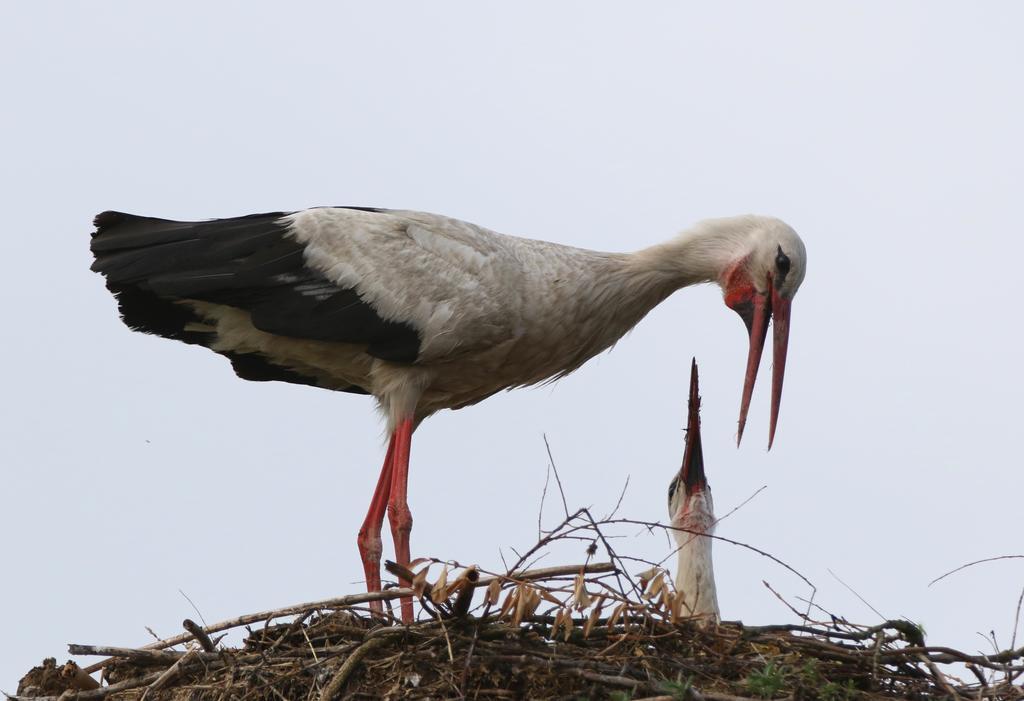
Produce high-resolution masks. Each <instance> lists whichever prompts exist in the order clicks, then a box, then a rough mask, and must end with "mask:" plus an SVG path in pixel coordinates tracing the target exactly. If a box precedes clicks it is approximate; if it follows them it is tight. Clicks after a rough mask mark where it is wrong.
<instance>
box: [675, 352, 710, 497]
mask: <svg viewBox="0 0 1024 701" xmlns="http://www.w3.org/2000/svg"><path fill="white" fill-rule="evenodd" d="M679 472H680V474H681V476H682V483H683V485H684V486H685V487H686V493H687V494H689V495H693V494H696V493H697V492H699V491H701V490H703V489H705V488H707V486H708V482H707V478H706V477H705V476H704V449H703V448H702V447H701V443H700V389H699V387H698V382H697V359H696V358H694V359H693V364H692V365H691V366H690V405H689V414H688V416H687V419H686V448H685V450H684V451H683V466H682V467H681V468H680V469H679Z"/></svg>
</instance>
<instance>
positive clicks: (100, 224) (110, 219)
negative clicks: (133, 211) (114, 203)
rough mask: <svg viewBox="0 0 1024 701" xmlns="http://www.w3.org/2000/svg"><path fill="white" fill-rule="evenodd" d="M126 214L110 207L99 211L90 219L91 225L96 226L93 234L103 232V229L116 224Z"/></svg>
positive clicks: (121, 220) (126, 215)
mask: <svg viewBox="0 0 1024 701" xmlns="http://www.w3.org/2000/svg"><path fill="white" fill-rule="evenodd" d="M128 216H130V215H128V214H125V213H124V212H115V211H114V210H112V209H108V210H107V211H105V212H100V213H99V214H97V215H96V216H95V217H93V219H92V225H93V226H95V227H96V231H94V232H93V234H92V235H93V236H96V235H97V234H100V233H103V230H104V229H109V228H111V227H113V226H117V225H118V224H120V223H121V222H123V221H124V220H125V218H127V217H128Z"/></svg>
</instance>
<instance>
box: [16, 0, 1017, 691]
mask: <svg viewBox="0 0 1024 701" xmlns="http://www.w3.org/2000/svg"><path fill="white" fill-rule="evenodd" d="M625 7H626V6H625V5H622V4H617V5H611V4H609V3H604V4H602V3H595V2H576V3H569V2H566V3H547V2H536V3H532V4H531V3H517V4H516V10H517V11H516V12H511V11H508V10H507V9H506V10H502V9H500V8H498V7H497V5H496V4H492V3H475V2H462V3H454V2H448V3H430V4H427V3H411V2H409V3H400V4H384V3H380V4H373V5H371V4H370V3H362V4H359V5H358V6H357V5H356V4H355V3H348V4H341V3H312V2H309V3H288V4H287V5H283V4H277V3H274V4H270V3H257V2H251V1H248V0H246V1H244V2H243V1H241V0H239V1H238V2H221V3H216V4H215V3H199V2H175V3H165V4H164V5H163V8H157V7H155V6H154V4H152V3H145V4H142V3H135V2H105V3H84V2H83V3H54V2H33V3H27V2H26V3H4V4H3V5H0V71H2V76H0V77H2V83H0V84H2V89H3V92H4V103H5V104H4V107H3V109H2V110H0V133H2V134H3V154H2V157H0V192H2V193H3V201H4V215H3V222H4V223H3V234H2V236H0V261H2V265H3V275H2V276H0V286H2V288H0V295H2V297H0V299H2V300H3V302H2V305H3V306H2V309H3V323H2V325H0V334H2V341H3V342H2V346H0V348H2V351H0V352H2V353H3V360H4V363H3V365H4V367H5V368H6V371H7V372H6V377H5V379H4V382H3V385H4V389H3V392H2V398H0V431H2V440H0V464H2V470H3V473H2V486H0V490H2V502H0V503H2V509H3V512H2V513H3V523H4V525H5V528H4V529H3V531H2V532H0V562H2V564H3V576H2V580H0V581H2V585H0V587H2V592H3V594H2V597H0V606H2V609H3V610H2V620H3V622H4V628H5V633H4V634H3V635H0V689H3V690H6V691H8V692H13V691H14V689H15V687H16V685H17V680H18V678H19V677H20V676H21V674H22V673H23V672H25V671H27V669H28V668H29V667H30V666H32V665H33V664H36V663H38V662H39V661H40V660H41V659H42V658H43V657H45V656H49V655H55V656H57V657H58V658H59V659H64V658H66V653H65V647H64V645H65V643H68V642H79V643H96V644H114V645H137V644H142V643H145V642H147V640H148V634H147V633H146V631H145V629H144V626H151V627H152V628H153V629H154V630H155V631H156V632H157V633H159V634H161V635H170V634H174V633H177V632H180V630H179V625H180V621H181V619H182V618H184V617H186V616H193V615H194V612H193V611H192V609H191V607H190V605H189V603H188V602H187V601H186V600H185V599H184V598H183V596H182V595H181V594H180V593H179V591H178V590H179V589H181V590H183V591H184V592H185V593H187V594H188V596H189V597H191V599H192V600H193V601H195V602H196V604H197V605H198V607H199V608H200V610H201V611H202V613H203V615H204V616H205V618H206V620H208V621H210V622H212V621H214V620H220V619H223V618H227V617H230V616H233V615H236V614H242V613H247V612H250V611H255V610H261V609H265V608H271V607H274V606H278V605H286V604H290V603H295V602H299V601H306V600H310V599H318V598H326V597H330V596H334V595H338V594H341V593H350V592H355V591H359V590H360V586H361V585H360V584H359V583H357V582H358V580H360V579H361V577H362V572H361V568H360V563H359V559H358V556H357V553H356V548H355V533H356V530H357V529H358V527H359V524H360V522H361V520H362V517H363V515H364V513H365V509H366V505H367V503H368V501H369V497H370V493H371V491H372V488H373V484H374V481H375V479H376V475H377V470H378V468H379V465H380V462H381V459H382V457H383V448H382V445H381V436H380V431H381V429H380V424H379V422H378V420H377V417H376V415H375V412H374V411H373V410H372V407H371V402H370V401H369V400H368V399H366V398H364V397H358V396H350V395H340V394H338V395H334V394H330V393H328V392H323V391H318V390H313V389H310V388H306V387H295V386H288V385H283V384H279V383H273V384H256V383H246V382H243V381H241V380H238V379H237V378H235V376H234V375H233V373H232V372H231V370H230V367H229V365H228V363H227V362H226V361H225V360H224V359H223V358H220V357H219V356H216V355H215V354H213V353H210V352H208V351H205V350H203V349H198V348H194V347H187V346H185V345H182V344H176V343H173V342H170V341H165V340H162V339H158V338H153V337H146V336H143V335H140V334H133V333H130V332H129V331H128V330H127V329H126V328H124V327H123V326H122V325H121V323H120V322H119V321H118V319H117V316H116V312H115V304H114V301H113V299H112V298H111V297H110V295H109V294H108V293H107V292H106V290H105V289H104V287H103V283H102V280H101V278H100V277H99V276H97V275H95V274H92V273H90V272H89V270H88V268H89V264H90V256H89V252H88V240H89V232H90V230H91V226H90V221H91V218H92V216H93V215H94V214H95V213H97V212H99V211H101V210H103V209H110V208H114V209H121V210H125V211H129V212H136V213H143V214H150V215H156V216H165V217H172V218H205V217H214V216H231V215H238V214H245V213H249V212H258V211H269V210H277V209H298V208H303V207H306V206H312V205H324V204H356V205H371V206H384V207H388V206H390V207H401V208H411V209H423V210H428V211H435V212H441V213H444V214H449V215H452V216H457V217H461V218H464V219H467V220H470V221H474V222H477V223H479V224H482V225H485V226H488V227H490V228H493V229H496V230H498V231H503V232H507V233H515V234H521V235H526V236H530V237H535V238H547V239H552V240H556V241H560V242H564V243H569V244H574V245H580V246H586V247H591V248H600V249H609V250H625V249H633V248H638V247H641V246H644V245H648V244H650V243H653V242H656V241H659V240H662V239H666V238H668V237H670V236H671V235H673V234H674V233H675V232H676V231H678V230H679V229H681V228H683V227H685V226H687V225H689V224H691V223H692V222H694V221H696V220H698V219H701V218H704V217H708V216H719V215H728V214H738V213H746V212H757V213H763V214H772V215H776V216H779V217H782V218H784V219H785V220H787V221H788V222H789V223H790V224H792V225H793V226H794V227H795V228H796V229H797V230H798V231H799V232H800V233H801V235H802V236H803V238H804V241H805V242H806V244H807V248H808V251H809V258H810V266H809V273H808V275H807V279H806V281H805V283H804V286H803V288H802V290H801V291H800V294H799V295H798V296H797V298H796V300H795V303H794V307H793V331H792V338H791V346H790V355H789V365H788V370H787V378H786V391H785V396H784V398H783V405H782V415H781V421H780V427H779V434H778V437H777V440H776V447H775V448H774V449H773V450H772V452H771V453H770V454H766V453H765V451H764V446H765V443H766V440H767V426H768V407H767V402H766V396H767V387H768V382H767V380H768V379H769V377H768V374H767V366H765V367H763V368H762V378H761V383H760V385H759V387H758V391H757V393H756V395H755V406H754V407H753V408H752V410H751V418H750V422H749V424H748V433H747V439H746V440H745V443H744V445H743V447H742V448H741V449H740V450H736V448H735V447H733V435H734V431H735V420H736V413H737V409H738V405H739V396H740V387H741V382H742V375H743V363H744V357H745V353H746V337H745V332H744V329H743V326H742V324H741V322H740V321H739V319H738V318H737V317H736V316H735V315H734V314H732V313H731V312H729V311H728V310H727V309H726V308H725V307H724V306H723V305H722V304H721V302H720V295H719V293H718V291H717V290H716V289H714V288H711V287H706V288H702V289H693V290H686V291H683V292H681V293H679V294H677V295H676V296H674V297H672V298H671V299H670V300H668V301H667V302H666V303H664V304H663V305H661V306H660V307H659V308H658V309H656V310H655V311H654V312H653V313H652V314H651V315H650V316H649V317H648V318H647V319H645V320H644V321H643V322H642V323H641V324H640V326H639V327H638V328H637V329H636V330H635V331H634V332H633V333H632V334H631V335H630V336H628V337H627V338H626V339H624V340H623V341H622V342H621V343H620V344H619V345H618V346H617V347H616V348H615V349H614V351H613V352H612V353H611V354H609V355H605V356H602V357H600V358H598V359H596V360H594V361H591V362H590V363H589V364H588V365H587V366H585V367H584V368H583V369H582V370H580V371H579V372H577V373H576V374H575V375H573V376H571V377H569V378H567V379H565V380H563V381H561V382H559V383H558V384H557V385H555V386H554V387H547V388H541V389H535V390H525V391H517V392H514V393H511V394H505V395H501V396H497V397H494V398H492V399H489V400H488V401H486V402H485V403H483V404H482V405H479V406H477V407H474V408H471V409H467V410H464V411H460V412H457V413H451V412H448V413H444V414H441V415H438V416H436V417H434V418H432V419H431V420H429V421H428V422H427V423H425V424H424V425H423V427H422V428H421V430H420V431H419V432H418V433H417V435H416V437H415V440H414V444H413V461H412V473H411V483H410V493H411V505H412V510H413V514H414V517H415V520H416V526H415V528H414V530H413V539H412V544H413V552H414V555H415V554H421V555H434V556H438V557H446V558H457V559H460V560H462V561H466V562H478V563H480V564H481V565H484V566H486V567H491V568H495V567H499V566H500V559H499V557H498V550H499V548H506V552H507V547H508V546H514V547H527V546H529V545H531V544H532V543H533V540H534V537H535V529H536V511H537V504H538V499H539V495H540V491H541V488H542V486H543V482H544V475H545V469H546V465H547V460H546V457H545V454H544V445H543V441H542V438H541V436H542V433H545V432H546V433H547V434H548V436H549V439H550V441H551V444H552V448H553V450H554V453H555V457H556V460H557V463H558V465H559V468H560V471H561V474H562V478H563V481H564V482H565V483H566V486H567V490H568V493H569V494H568V495H569V499H570V506H575V505H589V504H593V505H595V506H596V507H597V510H599V511H602V510H606V509H607V508H609V507H610V506H611V505H612V504H614V502H615V499H616V498H617V496H618V493H619V490H620V488H621V485H622V483H623V481H624V479H625V478H626V476H627V475H629V476H630V478H631V483H630V489H629V492H628V494H627V496H626V499H625V503H624V506H623V511H624V513H625V515H628V516H632V517H636V518H648V519H661V518H664V516H665V513H664V510H665V506H664V502H665V489H666V487H667V484H668V481H669V479H670V477H671V475H672V473H673V471H674V470H675V469H676V468H677V466H678V464H679V461H680V458H681V456H682V430H681V428H682V425H683V423H684V410H685V394H686V393H685V390H686V387H685V384H686V379H687V369H688V366H689V359H690V357H691V355H696V356H697V358H698V361H699V362H700V364H701V370H702V389H703V393H704V407H705V411H704V445H705V454H706V460H707V466H708V470H709V477H710V480H711V484H712V486H713V488H714V492H715V500H716V504H717V506H718V509H719V512H720V513H724V512H725V511H727V510H729V509H730V508H732V507H733V506H735V505H736V504H738V503H739V502H741V501H742V500H743V499H745V498H746V497H747V496H748V495H749V494H750V493H752V492H753V491H754V490H755V489H757V488H758V487H759V486H761V485H762V484H767V485H769V486H768V489H767V490H766V491H765V492H764V493H762V494H761V495H760V496H759V497H758V498H757V499H755V500H754V501H753V502H751V503H750V504H748V505H747V506H746V507H745V508H743V509H742V510H741V511H739V512H738V513H736V514H735V515H734V516H732V517H731V518H730V519H729V520H727V521H726V522H724V523H723V524H722V525H721V527H720V530H719V533H720V534H721V535H723V536H726V537H730V538H735V539H738V540H743V541H746V542H749V543H751V544H752V545H755V546H758V547H760V548H763V549H765V550H768V551H770V552H772V553H774V554H775V555H777V556H778V557H780V558H782V559H784V560H786V561H787V562H789V563H790V564H792V565H793V566H794V567H796V568H797V569H798V570H800V571H801V572H803V573H804V574H806V575H807V576H808V577H810V578H811V579H812V580H813V581H814V582H815V583H816V584H817V585H818V587H819V593H818V599H817V600H818V602H819V603H821V604H822V605H823V606H825V607H826V608H829V609H830V610H833V611H835V612H837V613H840V614H843V615H845V616H846V617H848V618H850V619H851V620H859V621H862V622H866V623H872V622H875V621H876V620H877V618H876V616H875V614H873V613H872V612H871V611H870V610H869V609H867V608H866V607H865V606H864V605H863V604H862V603H860V601H858V600H857V599H856V598H855V597H854V596H853V595H851V594H850V593H849V592H847V591H846V590H845V589H844V588H843V587H842V585H840V584H839V583H837V582H836V581H835V580H834V579H833V578H832V577H831V576H830V575H829V573H828V571H827V570H828V569H829V568H831V569H832V570H833V571H834V572H835V573H836V574H838V575H839V576H840V577H842V578H843V579H844V580H845V581H846V582H847V583H849V584H850V585H851V586H852V587H853V588H855V589H856V590H857V591H858V592H859V594H860V595H861V596H863V597H864V598H865V599H866V600H867V601H869V602H870V603H871V604H872V605H873V606H874V607H875V608H877V609H878V610H879V611H881V612H882V613H883V614H885V615H886V616H901V615H903V616H908V617H909V618H911V619H912V620H915V621H921V622H923V623H924V624H925V626H926V628H927V631H928V633H929V640H930V641H931V642H933V643H936V644H950V645H954V646H958V647H961V648H964V649H967V650H975V649H979V650H987V649H988V648H987V647H986V644H985V642H984V641H983V640H982V639H981V638H980V637H978V635H976V632H977V631H980V632H983V633H987V632H988V631H990V630H994V631H995V633H996V635H997V636H998V638H999V640H1000V642H1001V643H1003V644H1004V645H1006V644H1008V642H1009V637H1010V632H1011V630H1012V628H1013V612H1014V606H1015V604H1016V601H1017V596H1018V593H1019V592H1020V587H1021V585H1022V584H1024V565H1021V564H1019V563H1020V562H1021V561H1020V560H1011V561H1007V562H1000V563H995V564H991V565H987V566H984V567H982V568H976V569H973V570H968V571H967V572H965V573H962V574H960V575H958V576H956V577H954V578H951V579H950V580H946V581H944V582H942V583H939V584H937V585H935V586H933V587H931V588H928V587H927V583H928V581H929V580H930V579H932V578H933V577H936V576H938V575H939V574H941V573H943V572H945V571H946V570H948V569H951V568H952V567H955V566H957V565H959V564H962V563H964V562H966V561H969V560H972V559H976V558H981V557H986V556H992V555H999V554H1005V553H1020V552H1022V551H1024V547H1022V542H1021V541H1022V539H1021V536H1020V523H1021V520H1020V512H1021V494H1022V491H1021V487H1022V482H1024V477H1022V475H1024V471H1022V465H1021V457H1020V447H1019V445H1020V440H1019V438H1018V434H1017V431H1018V430H1019V427H1020V424H1021V409H1020V401H1019V396H1020V394H1021V392H1022V390H1024V376H1022V370H1021V333H1020V324H1019V322H1018V320H1017V317H1018V316H1019V306H1020V297H1021V290H1020V280H1021V275H1020V260H1021V257H1022V256H1024V245H1022V243H1021V236H1020V217H1019V216H1018V211H1019V207H1020V190H1021V183H1022V182H1024V165H1022V164H1024V148H1022V146H1024V138H1022V127H1021V125H1022V124H1024V99H1022V85H1021V66H1022V65H1024V45H1022V43H1021V41H1020V37H1021V35H1022V29H1024V27H1022V24H1024V22H1022V20H1024V5H1021V4H1019V3H1014V2H1004V3H998V2H991V3H984V4H978V3H941V2H919V3H911V2H906V3H888V2H873V3H871V2H860V3H845V4H840V3H817V2H807V3H771V4H769V3H753V2H750V3H725V2H722V3H688V4H684V3H669V2H662V3H659V2H650V3H632V4H630V5H629V10H628V11H626V10H625V9H624V8H625ZM549 513H550V515H551V517H552V518H553V517H554V516H556V515H557V512H556V511H551V512H549ZM467 524H469V525H467ZM385 530H386V529H385ZM390 547H391V545H390V541H389V540H388V539H387V538H386V540H385V552H386V553H388V552H390ZM619 547H620V549H623V550H626V551H628V552H631V553H635V554H639V555H645V556H651V557H660V556H661V555H663V554H665V553H667V551H668V545H667V544H666V543H665V541H664V539H658V538H649V537H641V538H637V539H636V540H635V541H627V542H625V543H620V545H619ZM715 554H716V569H717V573H718V580H719V589H720V601H721V604H722V609H723V615H724V616H725V617H726V618H729V619H743V620H744V621H746V622H769V621H775V622H778V621H789V620H791V615H790V614H789V613H788V612H787V611H786V610H785V609H784V608H783V607H782V605H781V604H779V603H778V601H777V600H775V598H774V597H773V596H772V595H771V594H770V593H769V592H768V591H767V590H766V589H765V588H764V587H763V585H762V584H761V580H762V579H767V580H768V581H769V582H771V583H772V585H773V586H774V587H775V588H777V589H779V590H780V591H781V592H783V593H784V594H785V595H787V596H790V597H792V596H804V595H806V594H807V591H806V588H804V587H803V586H802V584H801V583H800V582H799V580H797V579H796V578H795V577H793V576H792V575H790V574H788V573H787V572H785V571H784V570H782V569H780V568H778V567H777V566H775V565H772V564H771V563H770V562H768V561H767V560H764V559H762V558H758V557H757V556H754V555H752V554H750V553H749V552H746V551H743V550H740V549H736V548H732V547H728V546H722V545H719V546H716V550H715ZM575 557H576V556H575V553H569V554H568V555H566V556H565V558H563V561H569V560H572V559H575Z"/></svg>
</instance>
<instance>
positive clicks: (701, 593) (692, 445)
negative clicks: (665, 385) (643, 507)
mask: <svg viewBox="0 0 1024 701" xmlns="http://www.w3.org/2000/svg"><path fill="white" fill-rule="evenodd" d="M668 514H669V517H670V518H671V519H672V527H673V528H674V529H678V530H673V531H672V535H673V536H675V539H676V544H677V545H678V553H679V569H678V570H677V571H676V591H677V592H678V594H679V595H681V596H683V611H684V612H685V613H686V614H688V615H691V616H702V617H704V618H705V619H706V620H710V621H714V622H717V621H718V618H719V613H718V594H717V592H716V591H715V570H714V566H713V564H712V561H711V542H712V540H713V539H712V538H709V537H708V536H709V535H711V534H712V533H714V531H715V512H714V502H713V501H712V499H711V488H710V487H709V486H708V481H707V478H706V477H705V475H704V451H703V449H702V448H701V442H700V394H699V389H698V384H697V360H696V359H694V360H693V364H692V366H691V368H690V403H689V413H688V418H687V421H686V448H685V450H684V452H683V464H682V467H681V468H680V469H679V473H678V474H677V475H676V476H675V477H673V478H672V482H671V483H670V484H669V485H668Z"/></svg>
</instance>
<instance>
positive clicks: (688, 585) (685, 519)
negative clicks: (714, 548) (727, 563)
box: [672, 490, 719, 621]
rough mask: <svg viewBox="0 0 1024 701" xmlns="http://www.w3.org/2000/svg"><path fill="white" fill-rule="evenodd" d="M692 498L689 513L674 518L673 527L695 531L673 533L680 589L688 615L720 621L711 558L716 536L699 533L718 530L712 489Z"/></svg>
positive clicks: (677, 588)
mask: <svg viewBox="0 0 1024 701" xmlns="http://www.w3.org/2000/svg"><path fill="white" fill-rule="evenodd" d="M705 495H706V496H705ZM689 501H690V504H689V505H688V506H689V508H688V509H687V511H686V513H685V514H682V515H681V517H680V516H677V517H676V518H673V520H672V525H673V526H675V527H677V528H686V529H688V531H692V532H687V531H673V532H672V533H673V535H674V536H675V539H676V544H677V545H678V547H679V568H678V570H677V571H676V591H677V592H680V593H681V594H682V595H683V602H684V603H683V613H684V615H691V616H705V617H708V618H711V619H713V620H714V621H718V617H719V612H718V592H717V591H716V589H715V569H714V565H713V564H712V561H711V543H712V540H713V539H712V538H709V537H707V535H699V534H701V533H706V534H711V533H713V532H714V530H715V526H714V523H715V522H714V515H713V512H712V509H711V495H710V492H709V491H706V490H705V491H703V492H700V493H698V494H695V495H693V496H691V497H689Z"/></svg>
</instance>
